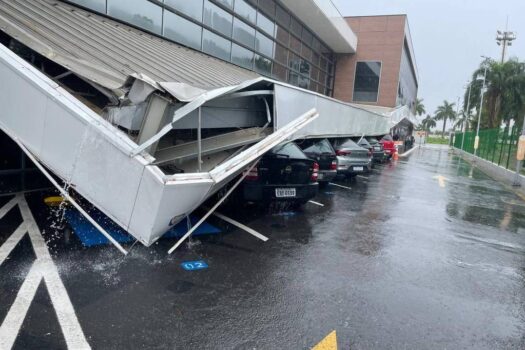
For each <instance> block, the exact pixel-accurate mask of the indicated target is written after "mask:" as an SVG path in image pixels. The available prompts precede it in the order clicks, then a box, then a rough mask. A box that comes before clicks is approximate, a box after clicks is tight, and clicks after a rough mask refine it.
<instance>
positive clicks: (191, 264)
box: [180, 260, 208, 271]
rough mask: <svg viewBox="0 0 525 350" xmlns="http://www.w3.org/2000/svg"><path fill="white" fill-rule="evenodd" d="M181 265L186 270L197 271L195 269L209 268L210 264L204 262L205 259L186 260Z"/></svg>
mask: <svg viewBox="0 0 525 350" xmlns="http://www.w3.org/2000/svg"><path fill="white" fill-rule="evenodd" d="M180 265H181V266H182V268H183V269H184V270H186V271H195V270H202V269H207V268H208V264H206V263H205V262H204V260H198V261H185V262H183V263H182V264H180Z"/></svg>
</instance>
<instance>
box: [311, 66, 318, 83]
mask: <svg viewBox="0 0 525 350" xmlns="http://www.w3.org/2000/svg"><path fill="white" fill-rule="evenodd" d="M311 69H312V71H311V73H310V77H311V78H312V79H313V80H317V81H319V68H317V67H315V66H312V68H311Z"/></svg>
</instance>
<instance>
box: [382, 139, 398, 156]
mask: <svg viewBox="0 0 525 350" xmlns="http://www.w3.org/2000/svg"><path fill="white" fill-rule="evenodd" d="M379 143H380V144H381V145H383V149H384V150H385V154H386V156H387V158H388V159H390V158H392V156H393V155H394V153H396V145H395V143H394V139H393V138H392V136H390V135H385V136H383V138H382V139H381V140H380V141H379Z"/></svg>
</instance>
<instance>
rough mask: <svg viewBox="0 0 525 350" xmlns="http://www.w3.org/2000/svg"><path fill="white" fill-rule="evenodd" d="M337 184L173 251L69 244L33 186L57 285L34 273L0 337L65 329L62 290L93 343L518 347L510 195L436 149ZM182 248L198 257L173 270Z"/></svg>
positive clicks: (13, 272) (45, 342)
mask: <svg viewBox="0 0 525 350" xmlns="http://www.w3.org/2000/svg"><path fill="white" fill-rule="evenodd" d="M338 183H339V184H341V185H343V186H347V187H351V189H344V188H341V187H336V186H329V187H328V188H326V189H325V190H322V191H321V193H320V194H319V195H318V197H317V198H316V199H315V201H317V202H320V203H322V204H324V205H325V206H324V207H320V206H317V205H314V204H307V205H306V206H305V207H304V209H303V210H302V211H300V212H298V213H295V214H294V213H289V212H284V213H260V212H255V211H254V210H249V209H245V208H244V209H235V210H230V211H229V212H230V213H231V214H232V215H233V217H234V218H236V219H238V220H239V221H241V222H243V223H245V224H247V225H248V226H250V227H252V228H254V229H256V230H258V231H259V232H261V233H262V234H264V235H266V236H268V237H269V241H267V242H261V241H259V240H257V239H255V238H254V237H253V236H251V235H249V234H247V233H244V232H242V231H239V230H235V229H230V230H229V231H228V232H227V233H225V234H221V235H219V236H215V237H209V238H204V239H201V240H198V239H193V240H192V241H191V242H190V243H189V244H185V245H183V246H182V247H181V249H179V250H177V251H176V252H175V253H174V254H173V255H167V250H168V249H169V247H171V245H173V244H174V241H173V240H162V241H160V242H159V243H158V244H155V245H154V246H153V247H150V248H145V247H142V246H139V245H135V246H134V247H133V248H132V252H131V254H130V255H129V256H127V257H123V256H122V255H121V254H120V253H119V252H118V251H117V250H116V249H114V248H112V247H104V248H90V249H85V248H82V247H81V246H80V245H79V244H78V243H77V242H75V238H72V239H71V241H70V243H69V244H68V245H66V244H65V243H64V239H63V237H62V236H61V234H60V233H56V232H55V231H56V230H54V229H53V228H51V227H49V221H50V220H49V218H50V214H49V212H48V211H47V209H46V208H45V207H44V206H43V205H42V203H41V198H40V196H39V195H33V196H32V197H29V198H28V202H29V206H30V208H31V209H32V212H33V214H34V215H35V218H36V221H37V223H38V225H39V228H40V230H42V231H44V236H45V237H46V239H48V246H49V247H50V249H51V252H52V254H53V262H54V264H55V265H56V267H57V269H58V272H59V276H60V279H61V281H62V282H63V285H64V286H65V290H67V295H66V297H64V296H63V295H62V296H61V297H59V298H56V297H53V295H54V294H53V293H54V292H53V290H54V289H53V288H54V287H53V283H52V281H47V280H45V281H46V282H48V283H44V282H41V283H40V284H39V285H38V288H37V290H36V293H35V294H34V298H33V299H32V301H30V306H29V309H28V310H27V314H23V315H25V317H19V319H21V320H19V323H20V331H19V332H18V335H17V336H16V331H17V330H18V328H17V327H16V324H10V325H6V324H5V323H6V322H4V323H3V324H2V327H1V328H2V329H0V336H1V335H2V334H9V332H10V333H13V332H15V337H14V338H13V339H14V340H13V341H14V346H13V347H14V348H16V349H42V348H65V347H66V342H68V343H69V344H72V343H71V342H70V341H71V340H67V341H66V338H68V336H69V335H70V334H71V332H73V333H74V332H75V330H74V329H73V330H71V329H69V328H68V327H67V324H66V325H64V323H67V322H60V320H59V319H64V317H65V316H63V315H62V314H61V313H60V312H61V311H57V312H55V311H54V310H56V309H59V310H61V309H60V306H59V305H61V302H62V301H64V300H65V299H67V296H68V297H69V300H70V301H71V304H72V306H73V308H74V312H75V313H76V318H77V320H78V323H79V324H80V326H81V331H82V332H83V335H84V337H85V339H86V341H87V343H89V345H90V346H91V347H93V348H95V349H310V348H312V347H313V346H314V345H315V344H317V343H318V342H319V341H320V340H322V339H323V338H324V337H325V336H326V335H327V334H329V333H330V332H331V331H333V330H335V331H336V332H337V341H338V344H339V349H523V348H525V312H524V311H525V202H524V201H523V200H522V199H520V198H519V197H517V196H516V195H514V194H513V193H512V192H510V191H509V190H508V189H506V188H504V187H503V186H502V185H500V184H499V183H497V182H495V181H493V180H491V179H490V178H488V177H487V176H485V175H484V174H483V173H481V172H479V171H478V170H477V169H475V168H472V167H471V166H470V165H468V164H467V163H465V162H463V161H462V160H460V159H458V158H457V157H455V156H453V155H452V154H449V153H448V151H447V149H424V150H416V151H415V152H413V153H412V155H411V156H410V157H409V158H408V159H400V160H399V161H397V162H396V163H392V164H386V165H383V166H378V167H376V169H375V170H374V171H373V173H372V174H371V175H369V176H367V177H358V178H357V179H356V180H355V181H351V182H346V181H339V182H338ZM8 200H9V198H0V207H1V206H2V205H3V204H5V203H6V202H7V201H8ZM0 213H1V212H0ZM22 220H23V218H22V217H21V215H20V213H19V210H18V208H17V207H16V206H15V207H14V208H13V209H12V210H10V211H9V213H8V214H7V215H6V216H5V217H4V218H3V219H2V220H0V244H2V245H3V246H7V244H8V243H9V241H8V237H9V236H10V235H11V234H12V233H13V231H14V230H15V229H16V228H17V227H18V225H19V224H20V222H21V221H22ZM6 242H7V243H6ZM127 247H128V248H129V245H128V246H127ZM1 249H2V247H0V261H1V257H2V254H1V253H2V251H1ZM35 259H36V255H35V251H34V249H32V247H31V240H30V237H29V236H27V235H26V236H24V238H23V239H21V240H20V241H19V242H18V244H17V245H16V247H15V248H14V249H13V250H12V251H11V253H10V254H9V256H8V257H7V258H6V259H5V261H4V262H3V264H2V265H0V300H1V302H0V320H4V321H5V319H6V318H7V316H6V315H8V313H10V314H12V313H15V311H17V310H18V309H16V307H13V306H12V305H13V304H14V301H15V299H16V300H17V293H19V290H20V289H21V286H22V285H23V283H24V281H25V280H27V279H28V277H27V276H28V271H30V268H31V264H32V263H33V261H35ZM190 260H203V261H204V262H205V263H206V264H207V265H208V268H207V269H203V270H198V271H185V270H184V269H182V267H181V265H180V264H181V263H182V262H184V261H190ZM55 282H56V281H55ZM55 284H56V283H55ZM35 288H36V287H35ZM55 289H56V288H55ZM50 291H51V292H50ZM19 294H20V293H19ZM61 298H63V299H61ZM65 301H67V300H65ZM66 304H67V303H65V304H64V305H66ZM28 305H29V304H28ZM57 305H58V306H57ZM14 309H16V310H15V311H12V310H14ZM66 314H67V313H66ZM57 315H62V316H60V317H57ZM61 317H62V318H61ZM15 319H16V317H15ZM10 320H11V318H10ZM73 323H74V322H73ZM73 328H74V327H73ZM6 329H7V330H6ZM10 329H11V330H10ZM2 332H4V333H2ZM6 332H7V333H6ZM68 339H70V338H68Z"/></svg>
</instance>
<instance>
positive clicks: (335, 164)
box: [330, 160, 337, 170]
mask: <svg viewBox="0 0 525 350" xmlns="http://www.w3.org/2000/svg"><path fill="white" fill-rule="evenodd" d="M330 170H337V161H335V160H332V163H331V164H330Z"/></svg>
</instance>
